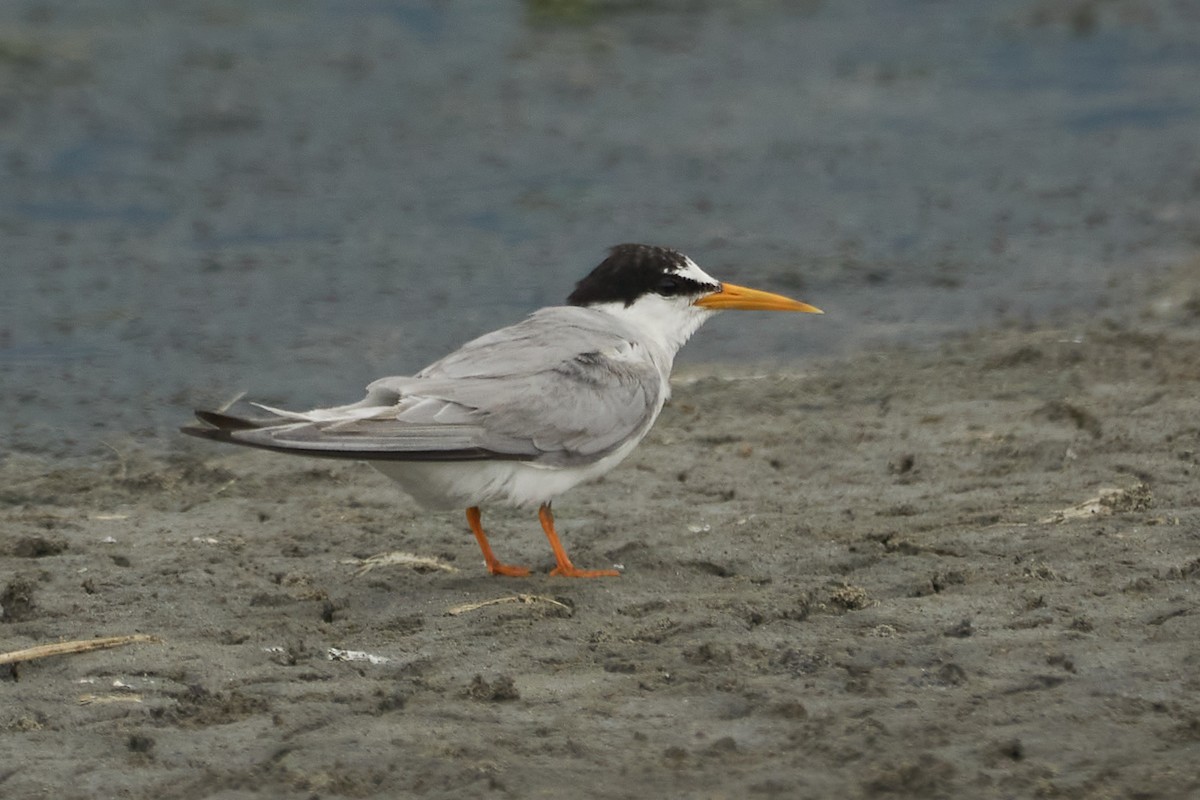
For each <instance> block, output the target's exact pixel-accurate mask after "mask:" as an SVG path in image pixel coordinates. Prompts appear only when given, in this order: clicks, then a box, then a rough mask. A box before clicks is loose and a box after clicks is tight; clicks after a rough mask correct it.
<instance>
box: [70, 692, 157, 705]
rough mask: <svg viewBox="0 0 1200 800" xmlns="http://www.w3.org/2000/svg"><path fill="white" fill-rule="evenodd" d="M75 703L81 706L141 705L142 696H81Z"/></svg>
mask: <svg viewBox="0 0 1200 800" xmlns="http://www.w3.org/2000/svg"><path fill="white" fill-rule="evenodd" d="M75 702H76V703H78V704H79V705H81V706H90V705H96V704H100V703H140V702H142V696H141V695H140V694H81V695H79V699H78V700H76V701H75Z"/></svg>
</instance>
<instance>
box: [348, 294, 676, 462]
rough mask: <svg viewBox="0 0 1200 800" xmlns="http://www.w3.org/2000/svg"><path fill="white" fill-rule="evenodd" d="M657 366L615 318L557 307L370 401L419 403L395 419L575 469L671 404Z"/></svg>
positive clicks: (384, 387)
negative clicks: (475, 430) (460, 429)
mask: <svg viewBox="0 0 1200 800" xmlns="http://www.w3.org/2000/svg"><path fill="white" fill-rule="evenodd" d="M657 360H658V359H655V357H654V355H653V354H652V353H651V352H650V351H649V350H647V347H646V345H644V344H641V343H639V341H638V337H637V336H636V333H635V332H634V331H633V329H631V328H629V327H628V326H627V325H625V324H624V323H622V322H621V321H620V320H617V319H615V318H614V317H612V316H611V315H609V314H605V313H603V312H600V311H594V310H591V309H585V308H574V307H554V308H547V309H543V310H541V311H539V312H537V313H535V314H533V315H532V316H530V317H529V318H528V319H526V320H525V321H523V322H521V323H518V324H516V325H513V326H511V327H508V328H502V329H501V330H498V331H495V332H493V333H489V334H487V335H485V336H481V337H480V338H478V339H475V340H474V341H472V342H468V343H467V344H466V345H464V346H463V347H462V348H460V349H459V350H457V351H455V352H454V353H451V354H450V355H448V356H446V357H445V358H443V359H441V360H440V361H438V362H435V363H434V364H431V365H429V366H428V367H426V368H425V369H423V370H422V371H421V372H419V373H417V375H416V376H414V377H412V378H384V379H383V380H379V381H376V382H375V383H373V384H371V386H370V387H369V393H368V397H370V396H371V395H370V393H381V392H392V393H393V394H394V396H396V397H397V399H398V401H399V402H400V403H404V402H405V401H406V400H407V401H408V402H412V400H413V399H414V398H421V400H422V402H420V403H417V404H414V405H413V406H412V408H411V409H410V410H406V411H404V412H402V413H401V414H400V416H399V418H400V419H402V420H404V419H412V420H414V421H416V420H417V419H421V420H422V421H425V420H426V419H428V418H429V415H430V413H432V414H433V415H434V417H440V418H442V419H444V420H445V421H447V422H454V423H464V424H475V425H479V426H481V427H482V429H483V433H482V435H481V436H480V438H479V440H478V441H479V443H480V445H481V446H483V447H485V448H488V449H491V450H494V451H496V452H502V453H510V452H517V453H529V452H530V451H532V452H533V453H535V454H536V455H537V458H536V459H535V460H536V461H538V462H539V463H545V464H547V465H555V466H560V465H561V466H566V465H575V464H582V463H590V462H592V461H595V460H598V459H600V458H603V457H604V456H605V455H608V454H609V453H611V452H612V451H613V450H615V449H617V448H618V447H620V446H621V445H622V444H624V443H625V442H626V441H627V440H629V439H630V438H631V437H640V436H641V435H642V434H644V433H645V431H646V430H647V429H648V428H649V427H650V425H651V424H653V422H654V419H655V418H656V417H657V416H658V412H659V411H660V410H661V409H662V405H663V402H664V401H665V400H666V398H665V396H664V393H665V388H666V380H665V376H664V374H663V372H661V371H660V368H659V367H658V366H657V365H656V361H657ZM439 403H441V404H442V405H440V406H439V405H438V404H439Z"/></svg>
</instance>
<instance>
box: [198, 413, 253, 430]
mask: <svg viewBox="0 0 1200 800" xmlns="http://www.w3.org/2000/svg"><path fill="white" fill-rule="evenodd" d="M196 419H198V420H200V421H201V422H207V423H208V424H209V425H212V426H213V427H214V428H217V429H219V430H221V431H225V432H229V431H246V430H250V429H252V428H259V427H261V424H260V423H258V422H256V421H254V420H251V419H244V418H243V417H235V416H233V415H231V414H225V413H222V412H220V411H205V410H204V409H202V408H198V409H196ZM201 430H203V429H201Z"/></svg>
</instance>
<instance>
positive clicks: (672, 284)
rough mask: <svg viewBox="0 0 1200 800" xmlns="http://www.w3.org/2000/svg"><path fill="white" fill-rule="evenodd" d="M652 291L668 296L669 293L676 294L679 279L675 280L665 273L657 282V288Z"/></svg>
mask: <svg viewBox="0 0 1200 800" xmlns="http://www.w3.org/2000/svg"><path fill="white" fill-rule="evenodd" d="M654 291H656V292H658V293H659V294H661V295H662V296H663V297H670V296H671V295H674V294H678V293H679V281H677V280H675V279H674V278H672V277H671V276H670V275H667V276H666V277H664V278H663V279H662V280H661V281H659V282H658V288H657V289H655V290H654Z"/></svg>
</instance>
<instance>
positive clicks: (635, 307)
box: [592, 301, 716, 371]
mask: <svg viewBox="0 0 1200 800" xmlns="http://www.w3.org/2000/svg"><path fill="white" fill-rule="evenodd" d="M592 308H594V309H596V310H597V311H603V312H604V313H606V314H611V315H612V316H614V317H616V318H617V319H619V320H621V321H622V322H624V323H625V324H626V325H628V326H630V327H631V328H633V329H634V330H636V331H637V332H638V333H639V334H640V336H641V338H642V339H644V340H645V341H646V342H647V343H649V344H653V345H656V346H657V348H658V349H659V350H661V351H662V353H663V355H664V356H665V357H666V359H667V364H666V367H667V370H668V371H669V370H670V368H671V364H672V362H674V360H675V354H676V353H678V352H679V348H681V347H683V346H684V344H686V343H687V340H688V339H690V338H692V334H694V333H695V332H696V330H697V329H698V328H699V327H700V326H701V325H703V324H704V323H705V321H706V320H707V319H708V318H709V317H711V316H712V315H713V314H715V313H716V312H715V311H712V310H710V309H706V308H700V307H699V306H693V305H686V306H680V305H678V304H677V303H670V302H666V301H663V302H649V303H647V302H645V301H639V302H636V303H633V304H631V305H628V306H627V305H625V304H624V303H619V302H618V303H598V304H596V305H594V306H592Z"/></svg>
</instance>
